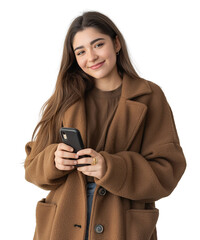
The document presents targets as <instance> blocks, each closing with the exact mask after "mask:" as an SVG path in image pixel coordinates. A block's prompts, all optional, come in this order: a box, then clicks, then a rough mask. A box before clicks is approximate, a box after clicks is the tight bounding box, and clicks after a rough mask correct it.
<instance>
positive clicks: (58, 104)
mask: <svg viewBox="0 0 200 240" xmlns="http://www.w3.org/2000/svg"><path fill="white" fill-rule="evenodd" d="M88 27H93V28H95V29H97V30H98V31H99V32H101V33H103V34H106V35H108V36H110V37H111V39H112V40H113V41H114V40H115V39H116V36H118V38H119V41H120V43H121V49H120V52H119V55H117V69H118V72H119V74H120V75H121V76H123V73H126V74H127V75H129V76H130V77H133V78H134V77H139V76H138V74H137V73H136V71H135V69H134V68H133V66H132V64H131V61H130V58H129V55H128V51H127V47H126V43H125V40H124V38H123V36H122V34H121V32H120V31H119V29H118V28H117V27H116V26H115V24H114V23H113V22H112V21H111V20H110V19H109V18H108V17H107V16H105V15H103V14H101V13H99V12H91V11H89V12H85V13H83V15H81V16H79V17H77V18H75V19H74V20H73V22H72V23H71V25H70V27H69V30H68V32H67V35H66V38H65V41H64V48H63V55H62V60H61V66H60V70H59V73H58V78H57V82H56V86H55V90H54V93H53V95H52V96H51V97H50V98H49V99H48V100H47V101H46V102H45V104H44V105H43V107H42V108H41V113H42V116H41V120H40V121H39V123H38V124H37V126H36V128H35V130H34V132H33V136H32V140H36V144H35V148H34V153H35V154H37V153H39V152H40V151H42V150H43V149H44V148H45V147H46V146H48V145H49V144H51V143H58V142H60V136H59V129H60V127H61V126H62V120H63V115H64V113H65V111H66V110H67V108H69V107H70V106H71V105H72V104H74V103H75V102H76V101H77V100H79V99H80V98H82V97H84V94H85V92H86V91H87V90H89V89H91V88H92V87H93V86H94V79H93V78H92V77H91V76H89V75H87V74H86V73H84V72H83V71H82V69H81V68H80V67H79V66H78V64H77V62H76V58H75V55H74V51H73V47H72V43H73V39H74V36H75V34H76V33H77V32H79V31H82V30H84V29H85V28H88ZM36 132H37V134H36ZM35 154H34V155H35Z"/></svg>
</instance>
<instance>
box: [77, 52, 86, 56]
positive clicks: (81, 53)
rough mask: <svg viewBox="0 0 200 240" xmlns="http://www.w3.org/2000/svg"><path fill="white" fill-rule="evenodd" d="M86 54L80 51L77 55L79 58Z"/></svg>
mask: <svg viewBox="0 0 200 240" xmlns="http://www.w3.org/2000/svg"><path fill="white" fill-rule="evenodd" d="M84 52H85V51H80V52H78V53H77V56H81V55H83V53H84Z"/></svg>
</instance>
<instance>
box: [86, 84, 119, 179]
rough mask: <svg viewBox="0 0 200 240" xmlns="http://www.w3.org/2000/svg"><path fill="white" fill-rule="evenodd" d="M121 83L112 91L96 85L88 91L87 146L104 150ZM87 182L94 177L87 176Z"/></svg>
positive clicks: (96, 149)
mask: <svg viewBox="0 0 200 240" xmlns="http://www.w3.org/2000/svg"><path fill="white" fill-rule="evenodd" d="M121 88H122V85H120V86H119V87H118V88H117V89H115V90H112V91H102V90H100V89H98V88H96V87H94V88H93V89H91V90H90V91H88V92H87V93H86V96H85V106H86V119H87V133H86V134H87V143H86V144H87V146H86V147H87V148H92V149H94V150H95V151H97V152H99V151H103V150H104V144H105V141H106V136H107V132H108V129H109V126H110V123H111V121H112V119H113V116H114V114H115V110H116V108H117V105H118V101H119V98H120V95H121ZM86 179H87V182H94V177H90V176H86Z"/></svg>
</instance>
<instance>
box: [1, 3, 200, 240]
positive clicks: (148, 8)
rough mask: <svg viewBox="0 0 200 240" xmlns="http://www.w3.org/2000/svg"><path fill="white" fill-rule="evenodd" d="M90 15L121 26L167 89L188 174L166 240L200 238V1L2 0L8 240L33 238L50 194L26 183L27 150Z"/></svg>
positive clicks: (161, 224)
mask: <svg viewBox="0 0 200 240" xmlns="http://www.w3.org/2000/svg"><path fill="white" fill-rule="evenodd" d="M87 10H96V11H100V12H102V13H104V14H106V15H108V16H109V17H110V18H111V19H112V20H113V21H114V22H115V23H116V25H117V26H118V28H119V29H120V31H121V32H122V34H123V35H124V37H125V39H126V42H127V45H128V49H129V53H130V56H131V59H132V62H133V65H134V66H135V67H136V70H137V71H138V73H139V74H140V76H142V77H144V78H146V79H148V80H150V81H153V82H155V83H156V84H158V85H159V86H160V87H161V88H162V89H163V91H164V93H165V95H166V97H167V100H168V102H169V104H170V106H171V108H172V111H173V113H174V118H175V123H176V126H177V131H178V134H179V138H180V142H181V146H182V148H183V151H184V153H185V157H186V160H187V170H186V172H185V174H184V176H183V178H182V179H181V181H180V183H179V184H178V186H177V188H176V189H175V191H174V192H173V193H172V194H171V195H170V196H169V197H167V198H164V199H161V200H160V201H158V202H157V207H158V208H159V209H160V217H159V220H158V224H157V229H158V238H159V239H161V240H169V239H170V240H177V239H181V240H184V239H187V240H188V239H200V234H199V214H200V210H199V201H200V199H199V182H200V181H199V180H200V178H199V171H200V164H199V148H200V143H199V135H200V128H199V123H200V117H199V109H200V108H199V104H200V98H199V95H200V94H199V90H200V89H199V85H198V82H199V80H200V73H199V72H200V71H199V67H200V66H199V64H200V57H199V56H200V47H199V44H200V35H199V29H200V26H199V22H200V14H199V12H200V11H199V10H200V9H199V7H198V0H197V1H195V0H188V1H185V0H151V1H149V0H146V1H145V0H133V1H127V0H123V1H118V2H117V1H108V0H106V1H104V0H100V1H94V0H93V1H89V0H84V1H67V0H66V1H59V0H57V1H50V0H48V1H45V0H43V1H42V0H40V1H38V0H34V1H28V0H26V1H22V0H18V1H14V0H12V1H11V0H10V1H9V0H5V1H1V2H0V98H1V99H0V104H1V105H0V111H1V118H0V121H1V124H0V141H1V143H0V144H1V145H0V146H1V159H0V163H1V164H0V167H1V173H0V184H1V197H0V201H1V202H0V206H1V210H0V215H1V219H2V220H3V222H2V223H1V231H0V238H1V239H4V240H5V239H9V240H10V239H20V240H29V239H32V237H33V233H34V228H35V207H36V203H37V201H38V200H40V199H41V198H43V197H45V196H46V195H47V194H48V192H47V191H44V190H42V189H39V188H38V187H36V186H34V185H33V184H30V183H28V182H26V181H25V179H24V168H23V161H24V159H25V157H26V155H25V151H24V146H25V144H26V142H28V141H29V140H30V139H31V135H32V132H33V130H34V128H35V126H36V124H37V122H38V120H39V111H40V108H41V106H42V104H43V103H44V102H45V101H46V100H47V99H48V98H49V97H50V95H51V94H52V93H53V89H54V86H55V82H56V78H57V74H58V70H59V66H60V61H61V56H62V49H63V42H64V38H65V35H66V32H67V29H68V27H69V24H70V23H71V21H72V20H73V19H74V18H75V17H77V16H78V15H80V14H82V13H83V11H87ZM196 217H197V218H196ZM195 218H196V219H195Z"/></svg>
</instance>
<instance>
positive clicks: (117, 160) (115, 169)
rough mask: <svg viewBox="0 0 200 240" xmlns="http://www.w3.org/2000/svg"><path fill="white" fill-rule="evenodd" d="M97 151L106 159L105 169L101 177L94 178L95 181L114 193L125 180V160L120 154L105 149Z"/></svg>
mask: <svg viewBox="0 0 200 240" xmlns="http://www.w3.org/2000/svg"><path fill="white" fill-rule="evenodd" d="M99 153H100V154H101V155H102V156H103V157H104V159H105V161H106V165H107V170H106V173H105V174H104V176H103V177H102V178H101V179H97V178H95V183H96V184H97V185H100V186H102V187H104V188H105V189H107V190H108V191H110V192H113V193H115V194H116V192H119V191H120V189H121V187H122V186H123V184H124V182H125V180H126V175H127V166H126V162H125V161H124V160H123V158H121V157H120V156H117V155H114V154H110V153H108V152H105V151H100V152H99Z"/></svg>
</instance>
